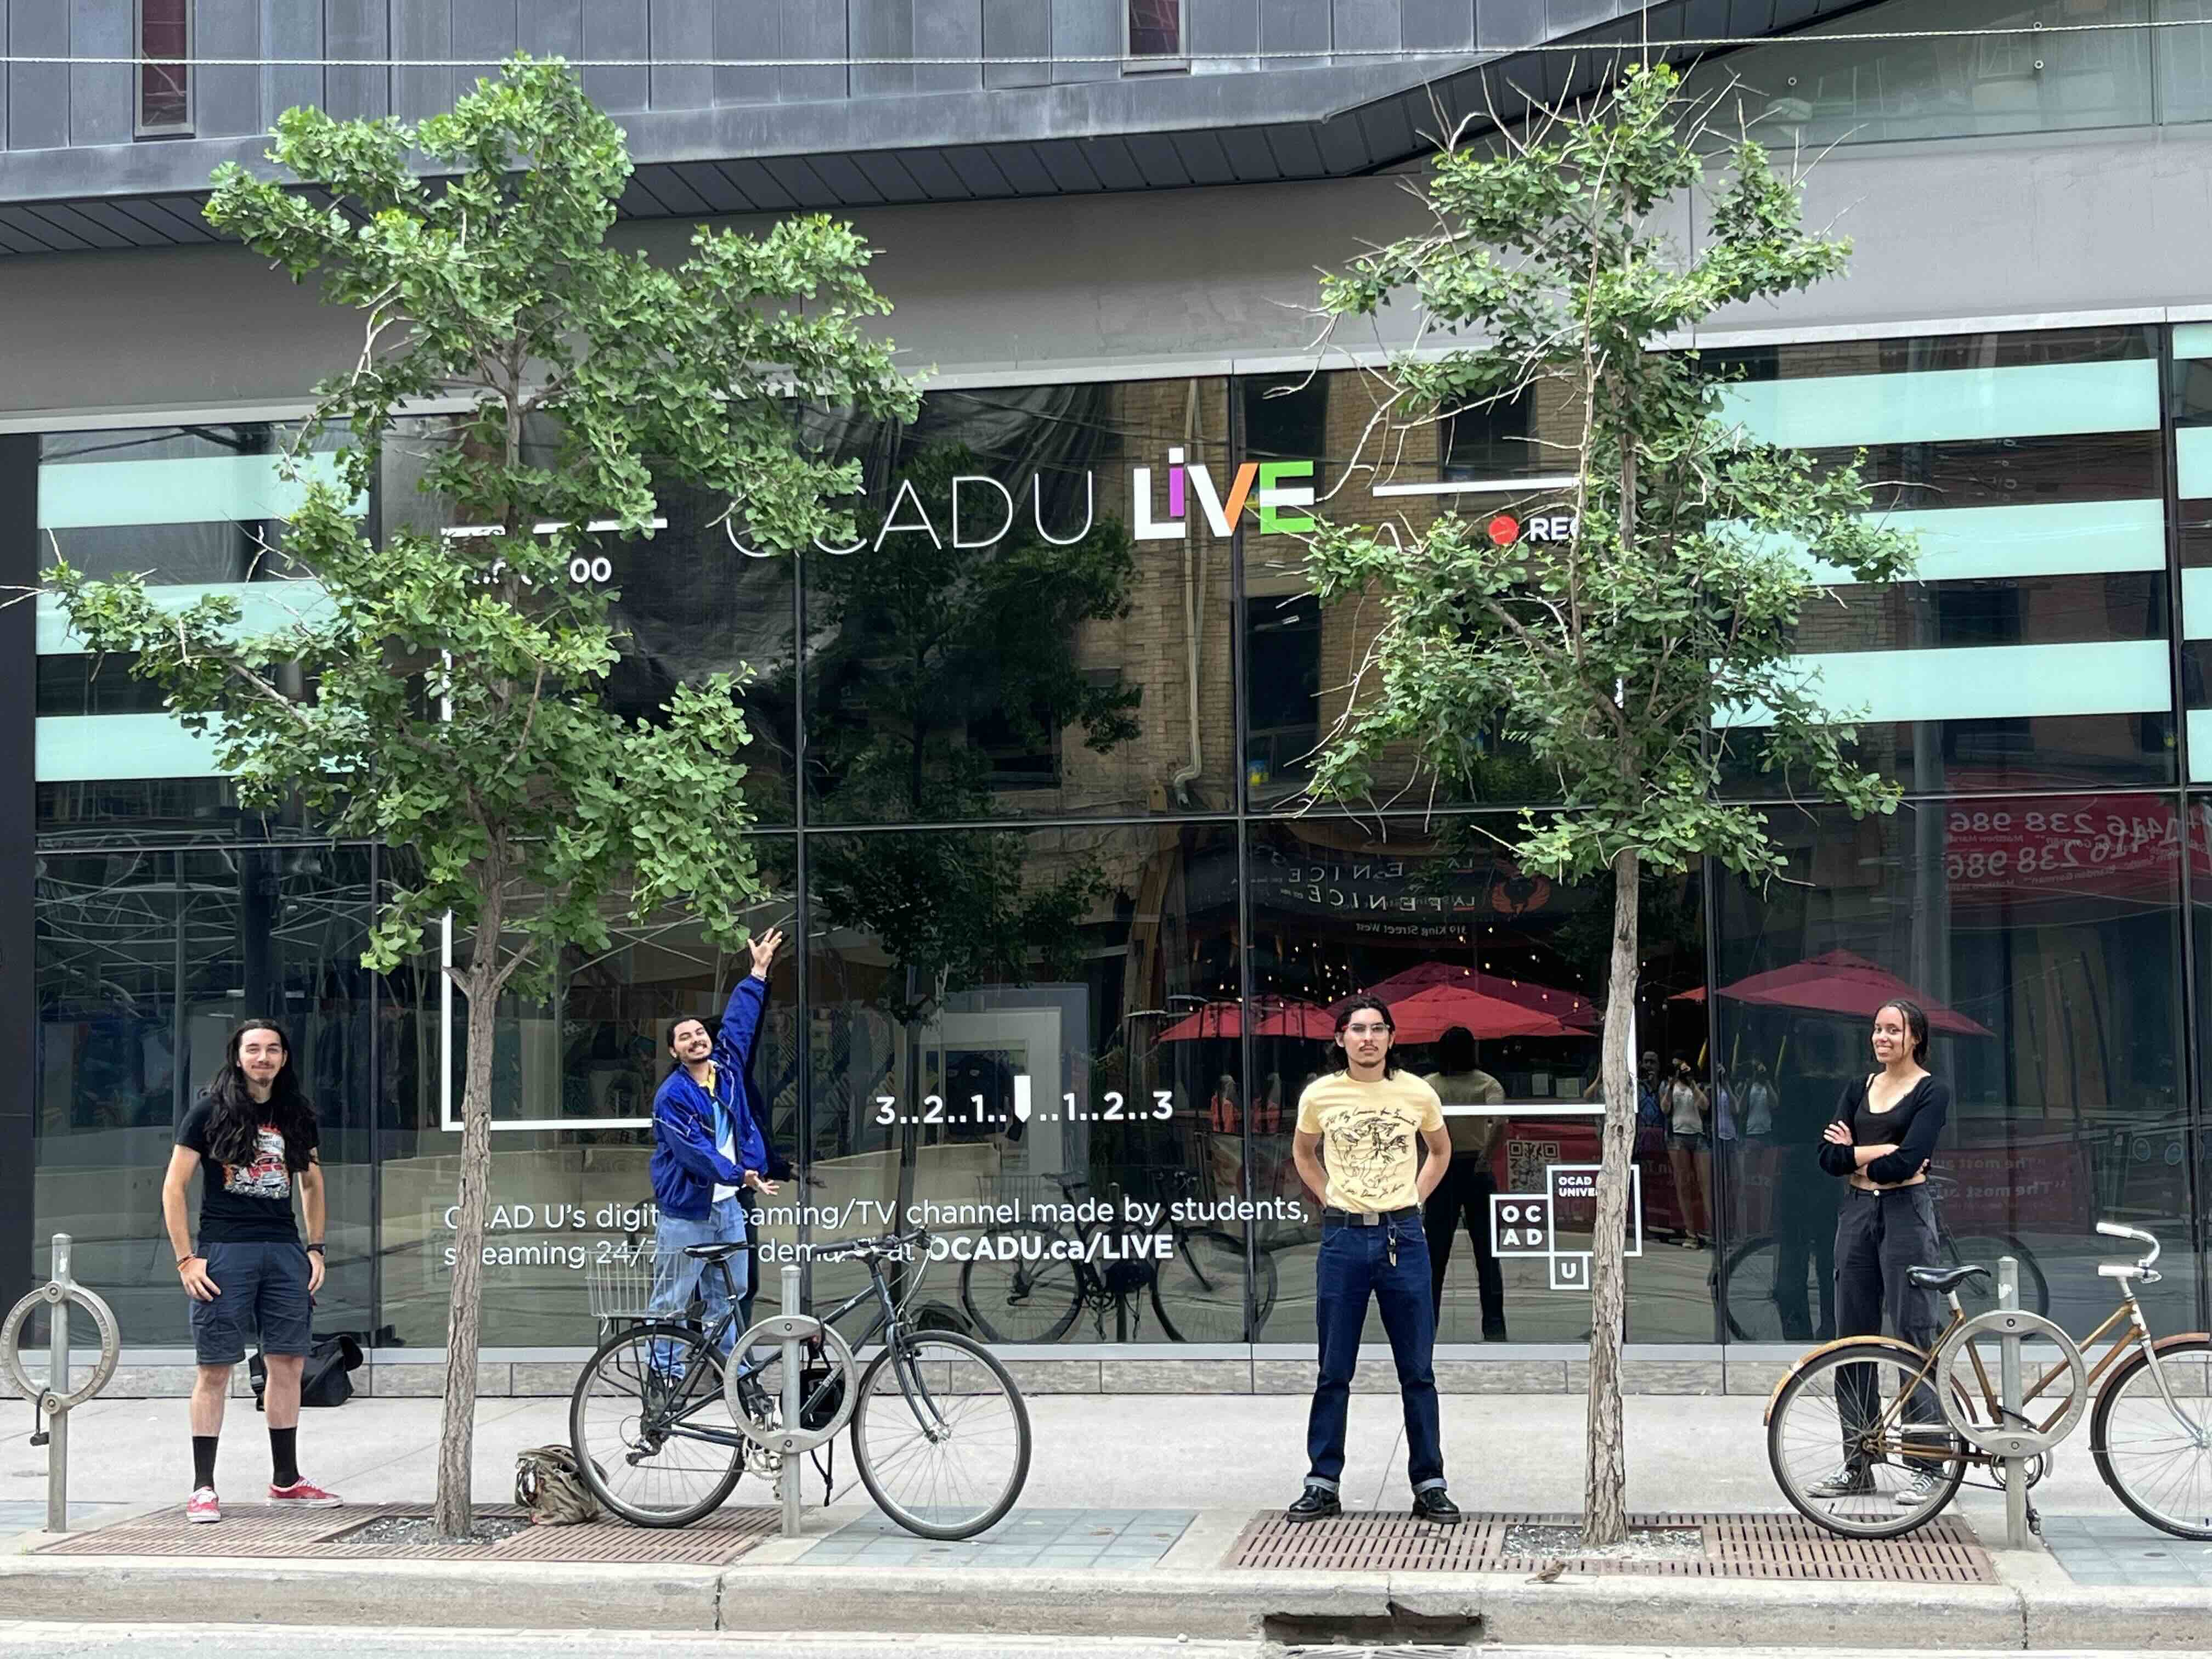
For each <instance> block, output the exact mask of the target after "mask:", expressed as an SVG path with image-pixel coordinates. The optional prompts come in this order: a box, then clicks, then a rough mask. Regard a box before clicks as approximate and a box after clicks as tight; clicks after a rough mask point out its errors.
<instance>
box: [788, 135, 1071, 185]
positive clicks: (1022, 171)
mask: <svg viewBox="0 0 2212 1659" xmlns="http://www.w3.org/2000/svg"><path fill="white" fill-rule="evenodd" d="M990 155H991V164H992V165H993V166H994V167H997V168H998V169H999V171H1000V173H1004V174H1005V175H1006V182H1007V183H1008V184H1009V185H1012V186H1013V188H1014V193H1015V194H1016V195H1018V196H1050V195H1052V194H1053V193H1054V191H1057V190H1058V189H1059V188H1060V186H1059V185H1058V183H1057V182H1056V181H1055V180H1054V178H1053V176H1052V169H1051V168H1049V167H1046V166H1045V164H1044V162H1043V161H1041V160H1040V159H1039V158H1038V156H1037V153H1036V146H1035V145H1033V144H994V145H992V146H991V149H990ZM817 165H818V164H817Z"/></svg>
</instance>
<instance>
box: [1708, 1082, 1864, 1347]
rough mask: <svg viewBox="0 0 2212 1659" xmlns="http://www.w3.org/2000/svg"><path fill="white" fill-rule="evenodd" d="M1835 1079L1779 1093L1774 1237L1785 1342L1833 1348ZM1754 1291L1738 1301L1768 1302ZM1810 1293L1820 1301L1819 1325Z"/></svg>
mask: <svg viewBox="0 0 2212 1659" xmlns="http://www.w3.org/2000/svg"><path fill="white" fill-rule="evenodd" d="M1833 1083H1834V1079H1832V1078H1825V1077H1822V1078H1793V1079H1791V1080H1790V1086H1789V1087H1788V1088H1787V1089H1778V1090H1777V1091H1775V1096H1774V1100H1775V1120H1774V1132H1775V1147H1774V1152H1773V1154H1772V1156H1773V1159H1774V1164H1773V1169H1774V1192H1773V1195H1772V1197H1771V1199H1770V1200H1768V1203H1769V1206H1770V1207H1771V1211H1772V1214H1771V1217H1770V1218H1769V1222H1768V1225H1770V1226H1771V1228H1772V1229H1773V1232H1774V1287H1773V1295H1774V1310H1775V1313H1776V1314H1777V1315H1778V1316H1779V1317H1780V1319H1781V1322H1782V1336H1783V1340H1784V1341H1789V1342H1805V1341H1819V1342H1830V1341H1833V1340H1835V1335H1836V1206H1838V1204H1839V1203H1841V1202H1842V1200H1843V1188H1841V1187H1840V1186H1839V1185H1838V1183H1837V1182H1833V1181H1832V1180H1830V1179H1829V1178H1828V1176H1827V1175H1826V1172H1825V1171H1824V1170H1822V1169H1821V1168H1820V1128H1821V1126H1822V1125H1823V1124H1824V1123H1825V1122H1826V1121H1827V1114H1828V1109H1829V1106H1830V1104H1831V1103H1832V1098H1833V1097H1832V1096H1831V1095H1829V1094H1828V1093H1827V1092H1826V1091H1827V1090H1828V1089H1829V1088H1830V1087H1831V1086H1832V1085H1833ZM1766 1288H1767V1287H1766V1286H1765V1285H1745V1286H1743V1288H1742V1290H1741V1292H1739V1291H1738V1290H1737V1289H1735V1287H1733V1286H1732V1287H1731V1288H1730V1291H1729V1295H1730V1297H1735V1296H1736V1295H1737V1294H1739V1293H1741V1294H1745V1295H1749V1296H1759V1295H1764V1294H1765V1292H1766ZM1808 1291H1814V1292H1815V1293H1817V1295H1818V1296H1819V1297H1820V1322H1819V1323H1818V1324H1817V1325H1816V1324H1815V1323H1814V1314H1813V1306H1812V1303H1811V1300H1810V1298H1809V1297H1808Z"/></svg>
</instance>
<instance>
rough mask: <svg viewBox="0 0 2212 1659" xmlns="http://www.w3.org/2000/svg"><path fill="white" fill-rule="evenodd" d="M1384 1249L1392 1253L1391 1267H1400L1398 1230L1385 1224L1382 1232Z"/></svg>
mask: <svg viewBox="0 0 2212 1659" xmlns="http://www.w3.org/2000/svg"><path fill="white" fill-rule="evenodd" d="M1383 1248H1384V1249H1387V1250H1388V1251H1389V1253H1390V1265H1391V1266H1392V1267H1396V1266H1397V1265H1398V1230H1397V1229H1396V1228H1395V1227H1392V1226H1389V1225H1385V1226H1384V1228H1383Z"/></svg>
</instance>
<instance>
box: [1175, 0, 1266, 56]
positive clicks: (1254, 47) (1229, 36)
mask: <svg viewBox="0 0 2212 1659" xmlns="http://www.w3.org/2000/svg"><path fill="white" fill-rule="evenodd" d="M1260 4H1261V0H1194V3H1193V0H1186V3H1185V5H1184V7H1183V10H1184V12H1185V13H1186V14H1187V16H1186V20H1185V21H1184V24H1183V27H1184V29H1185V30H1186V31H1187V32H1188V36H1189V40H1190V50H1191V54H1192V56H1194V57H1199V58H1205V57H1219V56H1226V55H1231V54H1234V53H1240V52H1258V51H1259V50H1260ZM1206 67H1207V68H1208V69H1216V68H1219V67H1220V65H1218V64H1208V65H1206Z"/></svg>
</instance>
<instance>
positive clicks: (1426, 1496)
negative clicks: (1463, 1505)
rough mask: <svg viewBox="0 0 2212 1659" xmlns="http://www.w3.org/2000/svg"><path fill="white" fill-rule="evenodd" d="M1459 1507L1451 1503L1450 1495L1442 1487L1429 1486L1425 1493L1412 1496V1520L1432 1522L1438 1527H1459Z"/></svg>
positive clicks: (1416, 1493)
mask: <svg viewBox="0 0 2212 1659" xmlns="http://www.w3.org/2000/svg"><path fill="white" fill-rule="evenodd" d="M1461 1518H1462V1517H1461V1516H1460V1512H1459V1505H1458V1504H1455V1503H1453V1502H1452V1501H1451V1494H1450V1493H1449V1492H1446V1491H1445V1490H1444V1489H1443V1487H1442V1486H1431V1487H1430V1488H1428V1490H1427V1491H1425V1492H1415V1493H1414V1494H1413V1519H1415V1520H1416V1521H1433V1522H1436V1523H1437V1525H1438V1526H1440V1527H1455V1526H1457V1525H1459V1523H1460V1520H1461Z"/></svg>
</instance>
